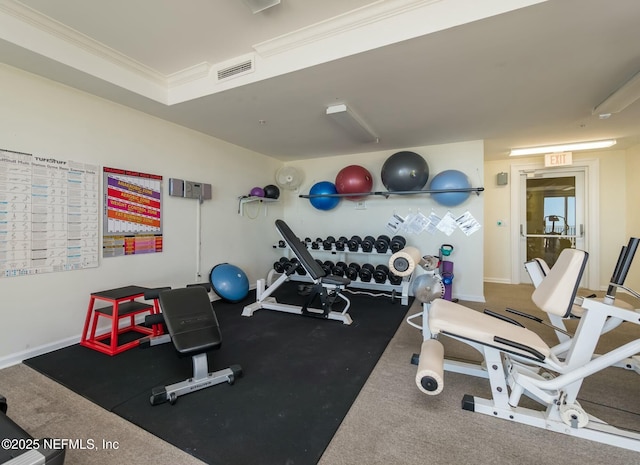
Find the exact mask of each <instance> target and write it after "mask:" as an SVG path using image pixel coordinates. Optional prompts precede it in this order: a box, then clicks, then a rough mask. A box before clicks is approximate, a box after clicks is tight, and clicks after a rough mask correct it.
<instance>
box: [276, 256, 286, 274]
mask: <svg viewBox="0 0 640 465" xmlns="http://www.w3.org/2000/svg"><path fill="white" fill-rule="evenodd" d="M288 264H289V259H288V258H286V257H281V258H280V260H278V261H277V262H275V263H274V264H273V269H274V270H276V273H284V270H285V268H286V267H287V265H288Z"/></svg>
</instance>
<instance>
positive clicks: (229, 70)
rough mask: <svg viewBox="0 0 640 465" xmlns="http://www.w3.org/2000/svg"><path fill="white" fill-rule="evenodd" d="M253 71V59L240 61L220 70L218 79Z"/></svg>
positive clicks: (221, 79)
mask: <svg viewBox="0 0 640 465" xmlns="http://www.w3.org/2000/svg"><path fill="white" fill-rule="evenodd" d="M251 72H253V59H249V60H245V61H243V62H240V63H236V64H235V65H232V66H227V67H226V68H223V69H219V70H218V81H223V80H225V79H231V78H232V77H236V76H240V75H243V74H247V73H251Z"/></svg>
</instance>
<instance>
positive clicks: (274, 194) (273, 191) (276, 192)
mask: <svg viewBox="0 0 640 465" xmlns="http://www.w3.org/2000/svg"><path fill="white" fill-rule="evenodd" d="M263 190H264V196H265V197H266V198H268V199H277V198H278V197H280V189H278V186H274V185H273V184H269V185H268V186H264V189H263Z"/></svg>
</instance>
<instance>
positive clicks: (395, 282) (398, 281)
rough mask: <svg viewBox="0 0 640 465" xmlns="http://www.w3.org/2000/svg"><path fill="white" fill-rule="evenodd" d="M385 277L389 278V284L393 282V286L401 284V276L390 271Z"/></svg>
mask: <svg viewBox="0 0 640 465" xmlns="http://www.w3.org/2000/svg"><path fill="white" fill-rule="evenodd" d="M387 278H388V279H389V284H393V285H394V286H398V285H400V284H402V276H398V275H397V274H394V273H392V272H391V271H389V273H388V274H387Z"/></svg>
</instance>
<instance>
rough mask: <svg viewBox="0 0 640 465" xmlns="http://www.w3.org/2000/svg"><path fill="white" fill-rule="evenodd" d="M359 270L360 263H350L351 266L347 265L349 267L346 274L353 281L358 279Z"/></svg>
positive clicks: (345, 271)
mask: <svg viewBox="0 0 640 465" xmlns="http://www.w3.org/2000/svg"><path fill="white" fill-rule="evenodd" d="M359 271H360V265H358V264H357V263H349V266H347V269H346V270H344V274H345V276H346V277H347V278H349V279H350V280H351V281H355V280H356V279H358V272H359Z"/></svg>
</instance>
